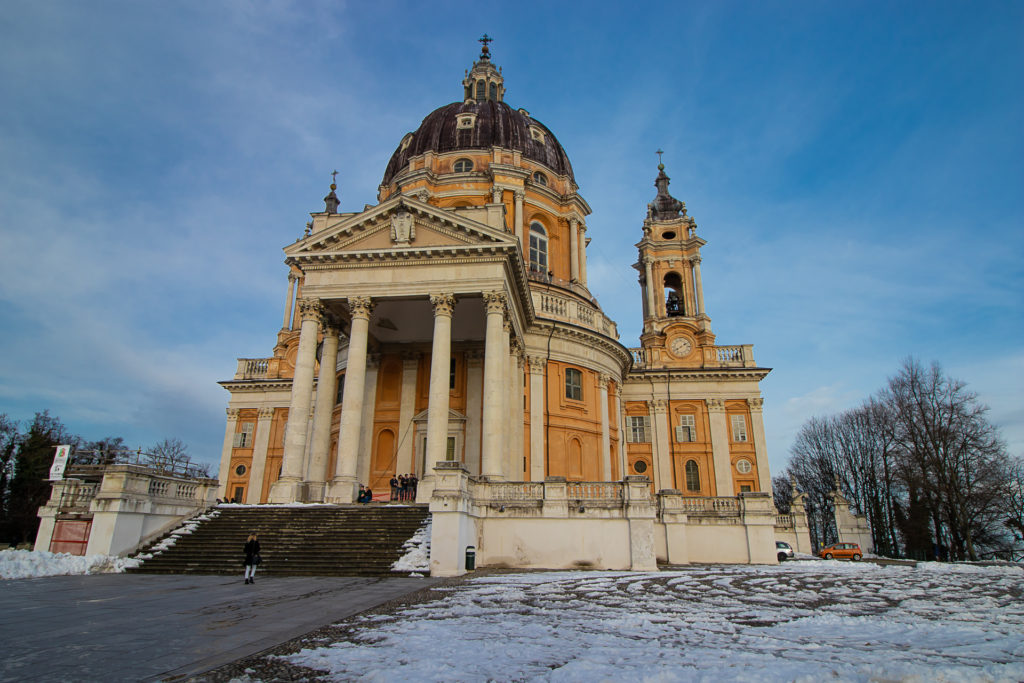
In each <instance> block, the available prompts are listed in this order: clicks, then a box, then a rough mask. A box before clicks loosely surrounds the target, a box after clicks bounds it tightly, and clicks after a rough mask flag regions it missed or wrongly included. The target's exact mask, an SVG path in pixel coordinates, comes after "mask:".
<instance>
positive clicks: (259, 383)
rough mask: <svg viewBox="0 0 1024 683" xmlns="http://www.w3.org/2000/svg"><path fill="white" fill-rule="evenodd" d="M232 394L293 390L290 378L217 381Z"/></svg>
mask: <svg viewBox="0 0 1024 683" xmlns="http://www.w3.org/2000/svg"><path fill="white" fill-rule="evenodd" d="M217 384H219V385H221V386H222V387H224V388H225V389H227V390H228V391H230V392H231V393H232V394H251V393H257V392H259V393H263V392H267V391H291V389H292V380H290V379H234V380H232V379H228V380H224V381H223V382H217Z"/></svg>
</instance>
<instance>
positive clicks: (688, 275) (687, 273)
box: [683, 260, 697, 317]
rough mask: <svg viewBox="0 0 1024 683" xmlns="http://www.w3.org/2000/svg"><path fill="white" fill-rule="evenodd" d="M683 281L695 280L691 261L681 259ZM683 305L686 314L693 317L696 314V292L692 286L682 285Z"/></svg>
mask: <svg viewBox="0 0 1024 683" xmlns="http://www.w3.org/2000/svg"><path fill="white" fill-rule="evenodd" d="M683 268H684V274H683V282H684V283H685V282H695V280H694V279H693V262H691V261H688V260H684V261H683ZM683 305H684V306H685V307H686V315H687V316H689V317H694V316H696V315H697V293H696V290H694V289H693V288H692V287H686V286H685V285H684V286H683Z"/></svg>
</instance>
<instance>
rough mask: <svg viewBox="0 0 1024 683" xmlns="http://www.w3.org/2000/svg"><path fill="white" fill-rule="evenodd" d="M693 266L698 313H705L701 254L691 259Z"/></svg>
mask: <svg viewBox="0 0 1024 683" xmlns="http://www.w3.org/2000/svg"><path fill="white" fill-rule="evenodd" d="M690 263H691V264H692V266H693V288H694V291H695V292H696V293H697V315H704V284H703V283H702V282H701V279H700V256H694V257H693V258H692V259H690Z"/></svg>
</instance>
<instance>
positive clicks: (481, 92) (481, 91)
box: [476, 81, 487, 100]
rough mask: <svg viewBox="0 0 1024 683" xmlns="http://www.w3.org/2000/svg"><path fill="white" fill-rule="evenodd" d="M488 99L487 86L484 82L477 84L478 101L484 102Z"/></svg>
mask: <svg viewBox="0 0 1024 683" xmlns="http://www.w3.org/2000/svg"><path fill="white" fill-rule="evenodd" d="M486 98H487V84H486V83H484V82H483V81H477V82H476V99H478V100H483V99H486Z"/></svg>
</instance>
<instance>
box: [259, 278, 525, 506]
mask: <svg viewBox="0 0 1024 683" xmlns="http://www.w3.org/2000/svg"><path fill="white" fill-rule="evenodd" d="M483 298H484V304H485V309H486V316H487V319H486V332H485V335H486V336H485V340H484V377H483V385H484V394H483V423H482V425H481V431H482V432H483V438H484V443H483V455H482V463H481V474H483V475H485V476H487V477H488V478H491V479H503V478H504V477H505V462H504V460H505V458H504V456H505V454H506V453H507V452H509V451H510V444H515V442H516V435H515V433H514V432H510V431H509V430H510V424H513V422H511V421H510V420H509V418H508V416H509V413H510V412H514V410H513V409H514V408H516V407H517V406H515V405H514V404H513V405H506V403H507V396H508V395H509V393H510V392H509V391H508V387H509V380H510V378H511V377H512V369H513V367H514V364H513V363H512V360H511V343H510V335H511V331H512V328H511V325H510V323H509V321H508V306H507V297H506V295H505V294H504V293H502V292H486V293H484V295H483ZM455 301H456V297H455V295H454V294H452V293H446V292H440V293H435V294H431V295H430V304H431V307H432V309H433V314H434V325H433V336H432V346H431V362H430V378H429V385H428V386H429V395H428V403H427V444H426V458H425V463H424V471H423V480H424V486H422V487H421V488H420V490H421V495H429V492H430V490H431V489H432V486H431V480H432V478H433V470H434V466H435V465H436V464H437V463H438V462H439V461H441V460H444V459H445V453H446V446H447V437H448V417H449V405H450V401H449V373H450V370H451V351H452V347H451V329H452V316H453V312H454V309H455ZM347 302H348V307H349V312H350V316H351V326H350V330H349V335H348V337H349V339H348V362H347V368H346V371H345V386H344V392H343V395H342V408H341V427H340V432H339V436H338V454H337V459H336V462H335V467H334V471H333V472H328V471H327V465H328V461H329V455H330V433H331V419H332V412H333V408H334V397H335V395H336V392H337V385H336V368H337V363H338V348H339V334H340V329H339V326H338V324H337V322H336V321H335V320H334V319H333V318H332V317H331V316H330V314H329V313H328V312H327V310H326V308H325V306H324V305H323V302H321V301H320V300H319V299H316V298H300V299H298V301H297V304H296V309H297V313H298V317H299V318H300V319H301V322H300V323H299V345H298V355H297V356H296V360H295V374H294V376H293V379H292V391H291V398H290V403H289V408H288V423H287V426H286V429H285V439H284V455H283V461H282V467H281V477H280V478H279V479H278V480H277V481H276V482H275V483H274V484H273V485H272V486H271V489H270V493H269V496H268V499H269V502H271V503H289V502H297V501H307V502H309V501H314V502H319V501H326V502H335V503H347V502H352V501H354V500H355V496H356V493H357V489H358V486H359V481H358V478H357V471H358V465H359V458H360V454H361V452H362V451H363V450H365V449H364V448H361V439H360V437H361V434H362V433H363V431H364V430H363V419H364V414H365V412H366V411H365V410H364V405H363V403H364V396H365V395H366V384H367V356H368V354H367V349H368V343H369V328H370V317H371V315H372V313H373V308H374V302H373V300H372V299H371V298H370V297H350V298H349V299H348V300H347ZM286 317H287V316H286ZM321 331H322V332H323V335H324V344H323V347H322V351H321V358H320V374H319V378H318V379H317V382H316V384H317V388H316V401H315V405H314V403H313V393H314V387H313V385H314V381H313V379H314V377H313V376H314V370H315V365H316V347H317V339H318V336H319V333H320V332H321ZM517 346H518V343H517ZM512 386H516V385H515V384H513V385H512ZM311 408H312V410H311ZM310 420H312V427H313V428H312V430H310V429H309V427H310ZM519 424H522V421H521V420H520V421H519ZM520 431H521V429H520ZM307 435H310V436H309V443H307ZM521 441H522V439H521V438H519V442H521ZM364 445H365V444H364ZM520 450H522V449H521V448H520ZM328 477H329V478H328Z"/></svg>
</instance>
